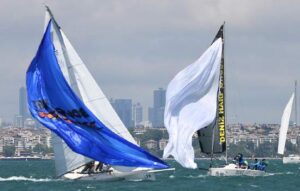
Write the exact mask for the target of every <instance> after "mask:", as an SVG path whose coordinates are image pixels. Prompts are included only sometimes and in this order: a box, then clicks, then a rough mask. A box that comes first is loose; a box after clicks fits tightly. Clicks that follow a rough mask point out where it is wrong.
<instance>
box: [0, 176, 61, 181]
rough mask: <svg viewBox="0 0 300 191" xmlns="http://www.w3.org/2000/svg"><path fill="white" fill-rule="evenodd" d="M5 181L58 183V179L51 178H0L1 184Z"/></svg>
mask: <svg viewBox="0 0 300 191" xmlns="http://www.w3.org/2000/svg"><path fill="white" fill-rule="evenodd" d="M5 181H31V182H50V181H58V179H50V178H32V177H30V178H28V177H25V176H11V177H7V178H2V177H0V182H5Z"/></svg>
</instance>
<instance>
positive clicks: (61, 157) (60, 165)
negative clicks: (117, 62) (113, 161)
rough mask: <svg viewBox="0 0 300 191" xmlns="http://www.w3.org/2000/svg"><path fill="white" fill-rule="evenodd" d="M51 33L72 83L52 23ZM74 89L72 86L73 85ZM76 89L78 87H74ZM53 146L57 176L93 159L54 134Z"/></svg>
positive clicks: (65, 73) (66, 76)
mask: <svg viewBox="0 0 300 191" xmlns="http://www.w3.org/2000/svg"><path fill="white" fill-rule="evenodd" d="M50 18H51V15H50V13H49V12H48V11H46V17H45V27H44V31H45V29H46V26H47V24H48V23H49V21H50ZM51 33H52V39H53V44H54V47H55V54H56V58H57V61H58V64H59V66H60V68H61V70H62V72H63V75H64V77H65V79H66V81H67V82H68V83H70V77H69V74H68V70H67V64H66V58H65V56H64V50H63V49H64V47H63V46H62V44H61V41H62V37H61V34H60V31H59V28H58V26H57V25H56V24H55V23H54V21H52V26H51ZM71 87H72V85H71ZM72 88H74V89H76V87H72ZM52 146H53V150H54V157H55V170H56V175H57V176H61V175H63V174H65V173H67V172H69V171H72V170H74V169H77V168H78V167H80V166H82V165H84V164H86V163H88V162H89V161H91V160H92V159H90V158H87V157H85V156H83V155H80V154H77V153H75V152H73V151H72V150H71V149H70V148H69V147H68V146H67V144H66V143H65V142H64V141H63V140H62V139H60V138H59V137H58V136H57V135H55V134H54V133H52Z"/></svg>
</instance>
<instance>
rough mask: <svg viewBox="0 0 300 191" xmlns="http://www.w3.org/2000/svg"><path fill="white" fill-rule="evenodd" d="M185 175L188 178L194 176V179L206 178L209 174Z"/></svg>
mask: <svg viewBox="0 0 300 191" xmlns="http://www.w3.org/2000/svg"><path fill="white" fill-rule="evenodd" d="M185 177H186V178H192V179H194V178H206V177H207V175H205V174H199V175H198V176H194V175H189V176H185Z"/></svg>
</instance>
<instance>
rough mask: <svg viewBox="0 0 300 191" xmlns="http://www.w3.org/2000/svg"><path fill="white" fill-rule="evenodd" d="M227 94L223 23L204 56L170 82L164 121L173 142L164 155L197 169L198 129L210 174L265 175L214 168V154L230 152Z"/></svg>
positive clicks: (228, 167) (227, 167) (229, 166)
mask: <svg viewBox="0 0 300 191" xmlns="http://www.w3.org/2000/svg"><path fill="white" fill-rule="evenodd" d="M225 95H226V94H225V66H224V24H223V25H222V26H221V27H220V29H219V31H218V33H217V35H216V36H215V38H214V40H213V42H212V44H211V46H210V47H209V48H208V49H207V50H206V51H205V52H204V53H203V54H202V56H201V57H200V58H199V59H198V60H197V61H196V62H194V63H193V64H191V65H189V66H187V67H186V68H185V69H183V70H182V71H180V72H179V73H178V74H177V75H176V76H175V77H174V78H173V80H172V81H171V82H170V83H169V85H168V88H167V92H166V108H165V116H164V120H165V121H164V122H165V126H166V128H167V130H168V133H169V143H168V145H167V146H166V148H165V150H164V157H165V158H166V157H168V156H169V155H173V157H174V158H175V160H177V161H178V162H179V163H180V164H181V165H182V166H183V167H186V168H194V169H196V168H197V164H196V163H195V162H194V150H193V147H192V136H193V135H194V134H195V132H197V134H198V139H199V143H200V148H201V152H203V153H206V154H210V155H211V165H210V168H209V169H207V170H208V174H209V175H211V176H240V175H247V176H262V175H264V174H265V172H264V171H259V170H252V169H247V168H240V167H239V166H238V165H236V164H233V163H232V164H226V165H225V166H223V167H212V158H213V154H216V153H224V152H226V140H227V139H226V125H225V124H226V123H225V120H226V118H225V114H226V110H225ZM226 161H227V152H226ZM226 163H227V162H226Z"/></svg>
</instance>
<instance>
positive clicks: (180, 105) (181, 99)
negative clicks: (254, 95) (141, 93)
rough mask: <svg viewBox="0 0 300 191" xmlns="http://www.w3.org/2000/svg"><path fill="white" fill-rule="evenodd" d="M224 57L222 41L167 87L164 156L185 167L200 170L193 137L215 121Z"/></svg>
mask: <svg viewBox="0 0 300 191" xmlns="http://www.w3.org/2000/svg"><path fill="white" fill-rule="evenodd" d="M221 56H222V39H221V38H219V39H217V40H216V41H215V42H214V43H213V44H212V45H211V46H210V47H209V48H208V49H207V50H206V51H205V52H204V54H203V55H202V56H201V57H200V58H199V59H198V60H197V61H196V62H194V63H193V64H191V65H189V66H188V67H186V68H185V69H183V70H182V71H180V72H179V73H178V74H177V75H176V76H175V77H174V78H173V79H172V81H171V82H170V83H169V85H168V88H167V92H166V107H165V114H164V123H165V126H166V128H167V130H168V133H169V142H168V144H167V146H166V148H165V150H164V156H163V157H164V158H167V157H168V156H169V155H173V156H174V158H175V160H176V161H178V162H179V163H180V164H181V165H182V166H184V167H186V168H197V164H196V163H195V162H194V149H193V146H192V136H193V135H194V133H195V132H196V131H197V130H199V129H201V128H204V127H206V126H207V125H209V124H211V123H212V122H213V120H214V119H215V118H216V110H217V95H218V83H219V73H220V61H221Z"/></svg>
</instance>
